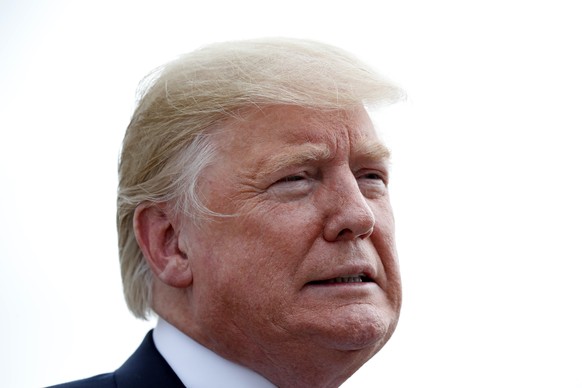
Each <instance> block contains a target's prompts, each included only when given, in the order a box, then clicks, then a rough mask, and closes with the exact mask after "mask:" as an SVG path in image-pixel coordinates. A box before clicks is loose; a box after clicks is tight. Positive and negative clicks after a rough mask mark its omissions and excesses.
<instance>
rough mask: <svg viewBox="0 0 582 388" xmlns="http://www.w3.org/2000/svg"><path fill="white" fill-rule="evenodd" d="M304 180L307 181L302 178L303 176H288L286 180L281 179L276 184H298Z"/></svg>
mask: <svg viewBox="0 0 582 388" xmlns="http://www.w3.org/2000/svg"><path fill="white" fill-rule="evenodd" d="M304 179H305V177H304V176H301V175H290V176H286V177H284V178H281V179H279V180H278V181H277V182H276V183H287V182H297V181H301V180H304Z"/></svg>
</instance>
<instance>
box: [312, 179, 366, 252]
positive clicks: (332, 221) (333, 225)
mask: <svg viewBox="0 0 582 388" xmlns="http://www.w3.org/2000/svg"><path fill="white" fill-rule="evenodd" d="M327 206H328V218H327V220H326V221H327V222H326V223H325V226H324V231H323V237H324V239H325V240H326V241H329V242H333V241H347V240H355V239H358V238H360V239H366V238H368V237H370V235H371V234H372V232H373V231H374V224H375V223H376V219H375V217H374V213H373V212H372V209H370V206H369V205H368V202H367V200H366V198H365V197H364V195H363V194H362V192H361V191H360V188H359V186H358V182H357V181H356V178H355V177H354V176H353V174H352V173H351V171H350V172H349V176H347V177H345V178H343V179H341V180H339V181H338V182H336V183H335V184H334V185H333V187H331V188H330V192H329V197H328V198H327Z"/></svg>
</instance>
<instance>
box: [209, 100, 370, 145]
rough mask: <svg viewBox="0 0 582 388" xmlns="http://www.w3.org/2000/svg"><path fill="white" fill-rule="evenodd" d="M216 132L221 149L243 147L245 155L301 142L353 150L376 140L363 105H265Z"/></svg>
mask: <svg viewBox="0 0 582 388" xmlns="http://www.w3.org/2000/svg"><path fill="white" fill-rule="evenodd" d="M220 132H221V133H219V134H218V135H219V137H220V143H221V145H222V148H223V149H224V150H225V151H227V152H229V153H230V152H236V151H237V150H244V151H245V154H247V155H249V153H250V151H253V150H260V149H264V148H275V149H276V148H280V151H284V150H285V149H289V150H290V149H291V148H296V147H291V146H298V145H304V144H321V145H325V146H326V147H328V148H330V150H331V151H339V150H341V149H346V150H347V149H349V150H350V152H354V151H358V150H362V151H364V149H365V148H367V147H368V146H370V145H376V144H379V143H380V142H379V140H378V138H377V136H376V133H375V131H374V126H373V124H372V122H371V120H370V118H369V116H368V114H367V112H366V110H365V109H364V108H363V107H359V108H355V109H352V110H328V111H322V110H314V109H308V108H303V107H296V106H286V105H284V106H268V107H264V108H261V109H258V108H257V109H253V110H251V111H248V112H245V113H244V114H243V115H241V117H240V118H237V119H235V120H233V121H231V122H230V123H229V124H228V125H227V126H226V127H225V128H224V129H223V130H222V131H220ZM281 147H283V148H281ZM287 147H290V148H287Z"/></svg>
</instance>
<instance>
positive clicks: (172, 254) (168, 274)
mask: <svg viewBox="0 0 582 388" xmlns="http://www.w3.org/2000/svg"><path fill="white" fill-rule="evenodd" d="M133 230H134V233H135V237H136V239H137V243H138V245H139V247H140V248H141V251H142V252H143V255H144V257H145V258H146V260H147V261H148V263H149V265H150V268H151V269H152V271H153V273H154V274H155V275H156V276H157V277H158V278H159V279H160V280H161V281H162V282H164V283H165V284H167V285H169V286H172V287H176V288H184V287H188V286H189V285H190V284H192V272H191V271H190V262H189V260H188V257H187V255H186V254H185V253H184V252H182V251H181V250H180V247H179V244H178V241H179V228H178V225H177V224H176V222H175V220H172V219H171V218H170V217H169V214H168V209H167V206H165V205H164V204H154V203H149V202H145V203H141V204H139V205H138V206H137V208H136V209H135V212H134V215H133Z"/></svg>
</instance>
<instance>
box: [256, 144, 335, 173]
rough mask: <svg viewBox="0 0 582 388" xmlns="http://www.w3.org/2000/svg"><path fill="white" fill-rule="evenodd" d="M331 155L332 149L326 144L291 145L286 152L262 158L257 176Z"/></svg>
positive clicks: (327, 157)
mask: <svg viewBox="0 0 582 388" xmlns="http://www.w3.org/2000/svg"><path fill="white" fill-rule="evenodd" d="M330 156H331V151H330V149H329V147H328V146H327V145H325V144H313V143H308V144H302V145H300V146H290V147H288V148H287V149H286V150H285V152H284V153H280V154H276V155H271V156H269V157H266V158H264V159H262V160H261V161H260V163H259V166H260V170H258V171H257V172H256V177H257V178H258V179H262V178H265V177H268V176H270V175H272V174H274V173H276V172H277V171H280V170H283V169H285V168H288V167H292V166H300V165H302V164H305V163H308V162H310V161H313V160H326V159H329V158H330Z"/></svg>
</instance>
